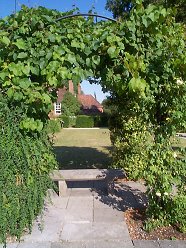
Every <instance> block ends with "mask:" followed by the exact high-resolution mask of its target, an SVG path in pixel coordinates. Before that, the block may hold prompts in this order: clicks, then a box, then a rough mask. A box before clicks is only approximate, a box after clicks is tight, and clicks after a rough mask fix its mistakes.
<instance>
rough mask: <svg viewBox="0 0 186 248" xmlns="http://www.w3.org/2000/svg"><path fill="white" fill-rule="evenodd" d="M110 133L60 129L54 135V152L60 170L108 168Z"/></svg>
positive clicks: (109, 161) (96, 130) (94, 130)
mask: <svg viewBox="0 0 186 248" xmlns="http://www.w3.org/2000/svg"><path fill="white" fill-rule="evenodd" d="M111 149H112V146H111V142H110V133H109V130H108V129H106V128H102V129H62V130H61V132H60V133H57V134H55V139H54V151H55V154H56V157H57V160H58V162H59V166H60V169H86V168H108V167H109V166H110V165H111V156H110V155H111Z"/></svg>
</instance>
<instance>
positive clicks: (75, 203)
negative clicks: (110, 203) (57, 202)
mask: <svg viewBox="0 0 186 248" xmlns="http://www.w3.org/2000/svg"><path fill="white" fill-rule="evenodd" d="M78 194H79V197H77V196H74V197H73V196H71V197H70V198H69V201H68V206H67V208H68V209H69V208H76V207H79V208H80V207H86V208H93V199H94V198H93V196H84V197H82V196H80V193H78Z"/></svg>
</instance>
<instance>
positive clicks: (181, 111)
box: [0, 0, 186, 239]
mask: <svg viewBox="0 0 186 248" xmlns="http://www.w3.org/2000/svg"><path fill="white" fill-rule="evenodd" d="M63 14H65V13H59V12H57V11H53V10H47V9H45V8H42V7H39V8H37V9H34V8H32V9H29V8H27V7H25V6H23V7H22V10H21V11H20V12H18V13H17V14H16V15H15V16H13V15H12V16H10V17H7V18H6V19H5V20H0V54H1V55H0V91H1V92H2V93H3V95H4V97H5V96H6V97H8V99H9V100H8V102H9V103H10V102H11V103H12V105H13V106H17V108H18V109H20V107H21V111H22V113H24V114H23V115H21V117H20V118H18V120H19V121H17V122H15V121H14V120H9V119H7V122H6V118H5V122H2V124H3V123H6V125H7V128H9V129H10V130H14V129H13V128H15V129H16V128H17V129H16V130H17V131H14V132H13V134H15V135H16V134H19V135H20V136H19V135H18V136H16V137H15V136H13V135H12V136H11V139H7V140H9V143H10V144H13V145H15V151H16V152H15V153H12V152H9V153H6V152H5V147H8V143H5V145H3V143H2V148H3V149H4V150H3V152H4V153H3V154H4V155H3V156H5V155H6V159H5V160H6V161H12V160H11V159H12V158H13V161H14V163H12V162H11V167H8V166H6V167H4V166H3V167H2V169H4V168H5V170H4V171H3V172H2V173H1V175H3V177H2V178H3V180H6V178H7V177H8V176H9V175H10V176H11V175H17V174H16V173H17V171H16V169H15V165H16V168H17V165H19V164H20V166H22V165H23V167H24V168H27V167H26V166H27V165H29V166H30V163H31V162H30V161H31V160H32V163H31V165H33V167H32V169H33V170H32V169H31V170H29V169H27V170H26V171H25V173H27V171H30V173H31V175H33V174H34V173H35V174H34V176H35V177H37V176H36V175H38V171H39V175H40V177H41V178H42V177H43V180H45V179H46V178H48V176H47V175H48V172H49V169H48V167H47V166H48V163H44V162H45V161H46V160H47V162H48V161H49V160H50V159H51V160H52V159H53V157H52V158H51V157H50V159H45V158H43V157H42V156H44V154H45V151H44V150H45V149H48V148H47V147H46V146H44V145H43V143H42V142H41V140H40V137H43V136H42V135H41V134H42V131H41V129H42V126H44V124H45V123H46V120H47V118H48V112H49V111H50V109H51V102H52V101H53V102H54V100H55V97H56V96H55V94H54V92H55V90H52V89H55V88H58V87H62V86H63V85H65V82H67V81H68V80H69V79H72V80H73V81H74V82H75V83H78V82H80V80H83V79H85V78H88V77H92V76H94V77H95V78H96V79H100V78H101V81H100V84H101V85H102V86H103V89H104V90H105V91H109V92H110V93H111V96H112V99H114V100H115V102H114V106H115V107H114V109H113V112H114V114H113V113H112V115H111V117H112V118H111V124H113V125H112V126H111V131H112V133H111V137H112V141H113V145H114V154H113V156H114V162H115V166H120V167H122V168H125V169H126V170H127V173H128V175H129V176H130V177H134V178H139V177H143V178H147V185H148V189H149V190H148V196H149V199H150V205H149V208H148V214H149V220H150V219H151V220H152V219H153V218H154V219H155V220H156V221H155V222H156V223H158V222H163V220H166V222H168V223H171V224H172V223H175V224H178V223H179V225H180V228H181V229H182V230H185V222H184V220H185V216H184V213H185V190H183V184H185V178H186V177H185V161H184V159H183V157H185V156H186V154H185V151H180V156H181V159H180V158H179V159H177V160H176V162H175V160H174V161H173V160H172V156H171V154H172V150H171V145H170V139H171V137H172V136H174V135H175V133H176V130H182V129H183V130H184V129H185V127H186V116H185V108H186V83H185V81H186V53H185V33H184V26H182V25H181V24H178V23H175V22H174V19H173V18H172V17H171V15H172V10H170V9H166V8H164V7H163V6H159V5H157V6H154V5H149V6H148V7H147V8H144V7H143V5H142V3H141V1H140V0H138V1H136V5H135V8H133V9H132V11H131V12H130V15H129V17H128V19H127V21H125V22H121V23H120V22H117V23H111V22H98V23H94V22H93V20H92V18H89V19H88V20H86V19H84V18H82V17H78V18H73V19H72V20H70V21H69V20H63V21H60V22H55V20H56V19H57V18H58V17H60V16H61V15H63ZM30 17H32V18H30ZM3 108H4V107H3ZM3 108H1V109H3ZM1 113H4V109H3V111H1ZM10 114H11V113H10ZM3 115H4V114H3ZM11 123H17V124H16V125H13V127H12V129H11V128H10V125H11ZM3 125H4V124H3ZM68 125H69V124H68ZM14 126H15V127H14ZM76 126H77V127H80V126H81V127H82V126H85V127H92V126H93V119H92V118H91V117H87V116H86V117H83V116H79V117H77V124H76ZM19 128H21V132H20V129H19ZM3 130H4V129H1V131H2V132H3ZM149 133H150V135H151V137H152V143H151V148H148V147H149V144H148V143H149V142H148V135H149ZM3 137H4V136H3ZM6 137H10V136H8V133H6ZM12 137H15V138H14V139H12ZM17 137H20V139H18V138H17ZM36 137H37V138H36ZM38 137H39V138H38ZM45 138H46V137H45ZM18 140H23V143H22V142H20V143H19V144H24V146H21V147H26V148H25V149H26V151H28V154H29V155H28V156H23V155H22V154H25V153H19V151H18V150H17V149H18V148H20V146H19V145H18V144H17V143H18V142H17V141H18ZM0 142H6V139H5V138H4V139H2V140H1V141H0ZM11 142H12V143H11ZM16 142H17V143H16ZM37 142H39V145H38V143H37ZM30 144H33V145H32V146H30ZM45 144H46V143H45ZM13 145H12V147H13ZM16 146H17V147H16ZM35 147H39V149H35ZM40 147H41V148H40ZM20 149H22V148H20ZM40 150H41V151H42V153H41V154H40V153H39V151H40ZM9 151H12V149H9ZM21 151H22V150H21ZM24 151H25V150H24ZM47 151H48V150H47ZM151 151H153V153H152V152H151ZM46 153H47V152H46ZM20 154H21V155H20ZM30 154H31V155H30ZM47 154H48V153H47ZM47 156H48V155H47ZM25 157H26V159H25ZM33 158H34V159H36V160H34V159H33ZM3 159H4V158H2V159H1V163H2V164H3V165H4V164H5V163H4V162H2V161H3ZM27 159H28V160H27ZM27 161H29V162H28V163H27ZM43 161H44V162H43ZM148 161H150V163H149V162H148ZM25 163H26V164H25ZM178 163H179V165H178ZM7 164H8V162H7ZM38 165H39V167H38ZM40 165H41V166H42V168H40ZM12 166H13V167H12ZM45 166H46V167H47V169H46V174H45ZM51 166H52V168H53V162H52V163H51ZM8 168H12V172H13V173H12V174H11V170H10V173H9V169H8ZM18 168H19V167H18ZM29 168H30V167H29ZM160 168H161V169H160ZM175 168H176V170H175ZM7 171H8V173H7ZM32 172H33V174H32ZM36 172H37V173H36ZM3 173H5V174H3ZM20 175H22V174H20V173H19V171H18V185H19V184H20V182H21V183H22V181H21V180H22V179H20ZM26 175H27V176H26V177H25V178H26V179H25V178H24V180H23V182H27V180H28V179H27V178H30V177H29V175H28V174H26ZM45 175H46V177H45ZM35 177H34V184H33V185H32V188H31V189H30V188H29V189H30V192H32V194H31V193H30V194H28V196H29V197H31V195H32V196H33V197H35V196H38V193H40V195H41V196H43V195H44V193H43V192H45V190H46V188H47V187H46V184H45V183H43V184H42V183H41V182H43V181H42V180H41V179H40V177H39V180H35ZM169 177H170V178H169ZM168 178H169V181H170V182H173V184H175V185H176V188H177V189H178V190H177V193H176V194H175V196H172V197H171V199H170V198H169V199H168V200H167V199H165V200H164V198H163V203H162V199H161V198H160V203H158V204H156V206H155V200H157V198H155V195H156V196H157V193H159V190H160V189H161V190H162V191H160V193H161V196H162V195H163V197H164V195H165V196H167V195H166V194H164V193H166V192H167V190H170V193H171V186H170V184H169V183H167V180H168ZM37 179H38V178H37ZM181 179H182V181H183V183H182V182H181ZM12 180H13V179H12ZM14 180H15V176H14ZM29 180H30V179H29ZM9 181H10V182H12V181H11V180H9ZM39 183H41V186H40V185H38V184H39ZM30 184H32V181H31V183H30V181H29V183H28V185H30ZM3 185H6V182H4V181H3ZM14 185H16V183H15V182H14ZM23 185H24V184H23ZM36 186H37V187H38V188H39V187H40V188H39V190H38V189H37V190H38V191H37V192H36ZM1 188H2V190H3V187H1ZM10 188H11V186H10ZM17 188H18V187H12V188H11V190H12V191H11V190H10V195H11V192H14V189H15V190H17ZM40 189H41V190H40ZM152 189H153V191H151V190H152ZM32 190H35V191H34V193H33V191H32ZM165 190H166V191H165ZM22 191H23V192H25V191H24V190H22ZM3 193H4V192H3ZM167 193H169V191H168V192H167ZM4 194H5V193H4ZM16 194H17V193H16ZM16 194H14V195H16ZM0 197H1V198H2V197H3V194H1V196H0ZM6 197H7V196H6ZM6 197H5V198H3V202H5V206H6V207H4V209H6V213H7V214H10V213H9V211H8V210H7V209H9V205H6ZM38 197H39V196H38ZM35 199H36V198H34V200H33V201H35ZM38 199H39V200H38V202H39V207H38V208H36V205H34V203H33V206H32V207H31V208H29V204H26V202H27V203H29V202H28V201H25V205H23V207H22V209H21V210H20V211H23V214H22V216H21V215H19V217H20V216H21V217H20V219H19V220H18V222H16V223H18V224H19V225H20V230H22V229H23V226H24V227H25V226H26V227H27V226H28V227H30V226H31V220H32V219H33V218H30V213H31V215H32V216H33V212H32V211H34V214H37V213H38V212H39V210H40V208H41V204H40V202H41V201H42V200H41V198H38ZM42 199H43V198H42ZM16 201H17V200H16ZM1 202H2V201H0V203H1ZM35 202H36V201H35ZM170 202H171V203H172V204H173V206H174V207H175V210H174V211H173V210H172V211H170V210H169V206H171V204H170ZM16 204H17V202H16ZM16 204H14V205H16ZM35 204H36V203H35ZM17 205H18V204H17ZM37 206H38V205H37ZM18 209H19V208H18ZM24 209H25V210H24ZM28 209H29V210H30V212H29V211H27V210H28ZM3 211H5V210H3ZM15 211H16V210H15ZM24 211H27V215H28V218H30V219H29V221H28V222H26V221H25V218H26V217H25V215H24ZM3 213H4V212H3ZM17 214H19V213H18V212H14V216H17ZM27 215H26V216H27ZM3 216H5V215H4V214H3ZM11 217H12V216H11ZM182 217H183V218H182ZM16 220H17V219H16V218H15V217H12V218H9V221H12V223H13V222H14V221H16ZM22 220H23V222H21V221H22ZM6 221H7V219H6V218H5V219H2V221H1V229H2V232H0V233H2V238H3V239H4V238H5V232H7V233H8V232H9V233H10V234H13V235H14V233H15V229H14V226H11V225H12V224H11V225H9V224H7V222H6ZM19 221H20V223H19ZM6 226H7V227H10V226H11V230H13V231H9V230H7V229H6V230H5V227H6ZM21 228H22V229H21ZM3 230H5V231H3ZM16 230H17V229H16ZM18 234H19V233H18ZM18 234H17V233H16V235H18ZM18 236H20V234H19V235H18Z"/></svg>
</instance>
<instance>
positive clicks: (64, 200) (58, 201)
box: [46, 196, 69, 209]
mask: <svg viewBox="0 0 186 248" xmlns="http://www.w3.org/2000/svg"><path fill="white" fill-rule="evenodd" d="M68 201H69V196H68V197H59V196H58V197H57V198H51V201H50V202H49V203H48V204H46V208H51V207H52V206H53V207H54V208H56V209H58V208H62V209H66V208H67V204H68Z"/></svg>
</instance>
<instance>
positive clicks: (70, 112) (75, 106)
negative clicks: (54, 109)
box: [61, 92, 80, 116]
mask: <svg viewBox="0 0 186 248" xmlns="http://www.w3.org/2000/svg"><path fill="white" fill-rule="evenodd" d="M61 110H62V114H63V115H67V116H75V115H77V114H78V112H79V111H80V103H79V102H78V100H77V98H76V97H75V96H74V95H72V93H70V92H67V93H66V94H65V95H64V98H63V100H62V102H61Z"/></svg>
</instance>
